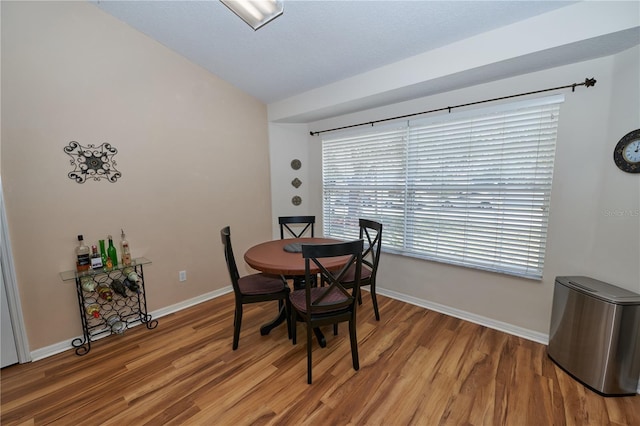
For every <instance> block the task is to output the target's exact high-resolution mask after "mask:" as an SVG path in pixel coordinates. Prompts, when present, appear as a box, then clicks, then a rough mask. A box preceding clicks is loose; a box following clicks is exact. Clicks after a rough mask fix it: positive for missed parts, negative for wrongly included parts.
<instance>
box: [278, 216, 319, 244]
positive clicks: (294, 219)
mask: <svg viewBox="0 0 640 426" xmlns="http://www.w3.org/2000/svg"><path fill="white" fill-rule="evenodd" d="M278 223H279V225H280V239H281V240H283V239H284V238H285V230H286V231H287V238H290V237H289V235H290V236H291V237H293V238H301V237H302V236H304V235H305V233H306V232H307V231H310V232H311V237H312V238H313V237H314V236H315V235H314V225H315V223H316V217H315V216H280V217H279V218H278ZM289 225H300V226H289ZM302 225H304V227H303V228H302V230H300V227H301V226H302Z"/></svg>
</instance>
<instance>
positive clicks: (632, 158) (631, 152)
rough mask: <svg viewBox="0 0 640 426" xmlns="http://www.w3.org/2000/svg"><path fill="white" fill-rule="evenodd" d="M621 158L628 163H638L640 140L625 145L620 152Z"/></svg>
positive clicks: (639, 160)
mask: <svg viewBox="0 0 640 426" xmlns="http://www.w3.org/2000/svg"><path fill="white" fill-rule="evenodd" d="M622 156H623V157H624V159H625V160H627V161H628V162H630V163H640V139H637V140H635V141H633V142H631V143H630V144H629V145H627V147H626V148H625V149H624V150H623V151H622Z"/></svg>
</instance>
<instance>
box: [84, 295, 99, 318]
mask: <svg viewBox="0 0 640 426" xmlns="http://www.w3.org/2000/svg"><path fill="white" fill-rule="evenodd" d="M84 310H85V312H86V313H87V315H90V316H92V317H94V318H100V305H98V303H97V302H96V299H92V298H87V299H84Z"/></svg>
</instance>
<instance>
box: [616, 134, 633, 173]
mask: <svg viewBox="0 0 640 426" xmlns="http://www.w3.org/2000/svg"><path fill="white" fill-rule="evenodd" d="M613 161H614V162H615V163H616V166H618V168H619V169H620V170H622V171H623V172H627V173H640V129H636V130H633V131H631V132H629V133H627V134H626V135H624V136H623V137H622V139H620V142H618V144H617V145H616V148H615V149H614V150H613Z"/></svg>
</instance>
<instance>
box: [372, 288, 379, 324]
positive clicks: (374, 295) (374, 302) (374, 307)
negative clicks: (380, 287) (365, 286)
mask: <svg viewBox="0 0 640 426" xmlns="http://www.w3.org/2000/svg"><path fill="white" fill-rule="evenodd" d="M371 300H372V301H373V312H374V313H375V314H376V321H380V312H378V298H377V297H376V288H375V287H374V286H371Z"/></svg>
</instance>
